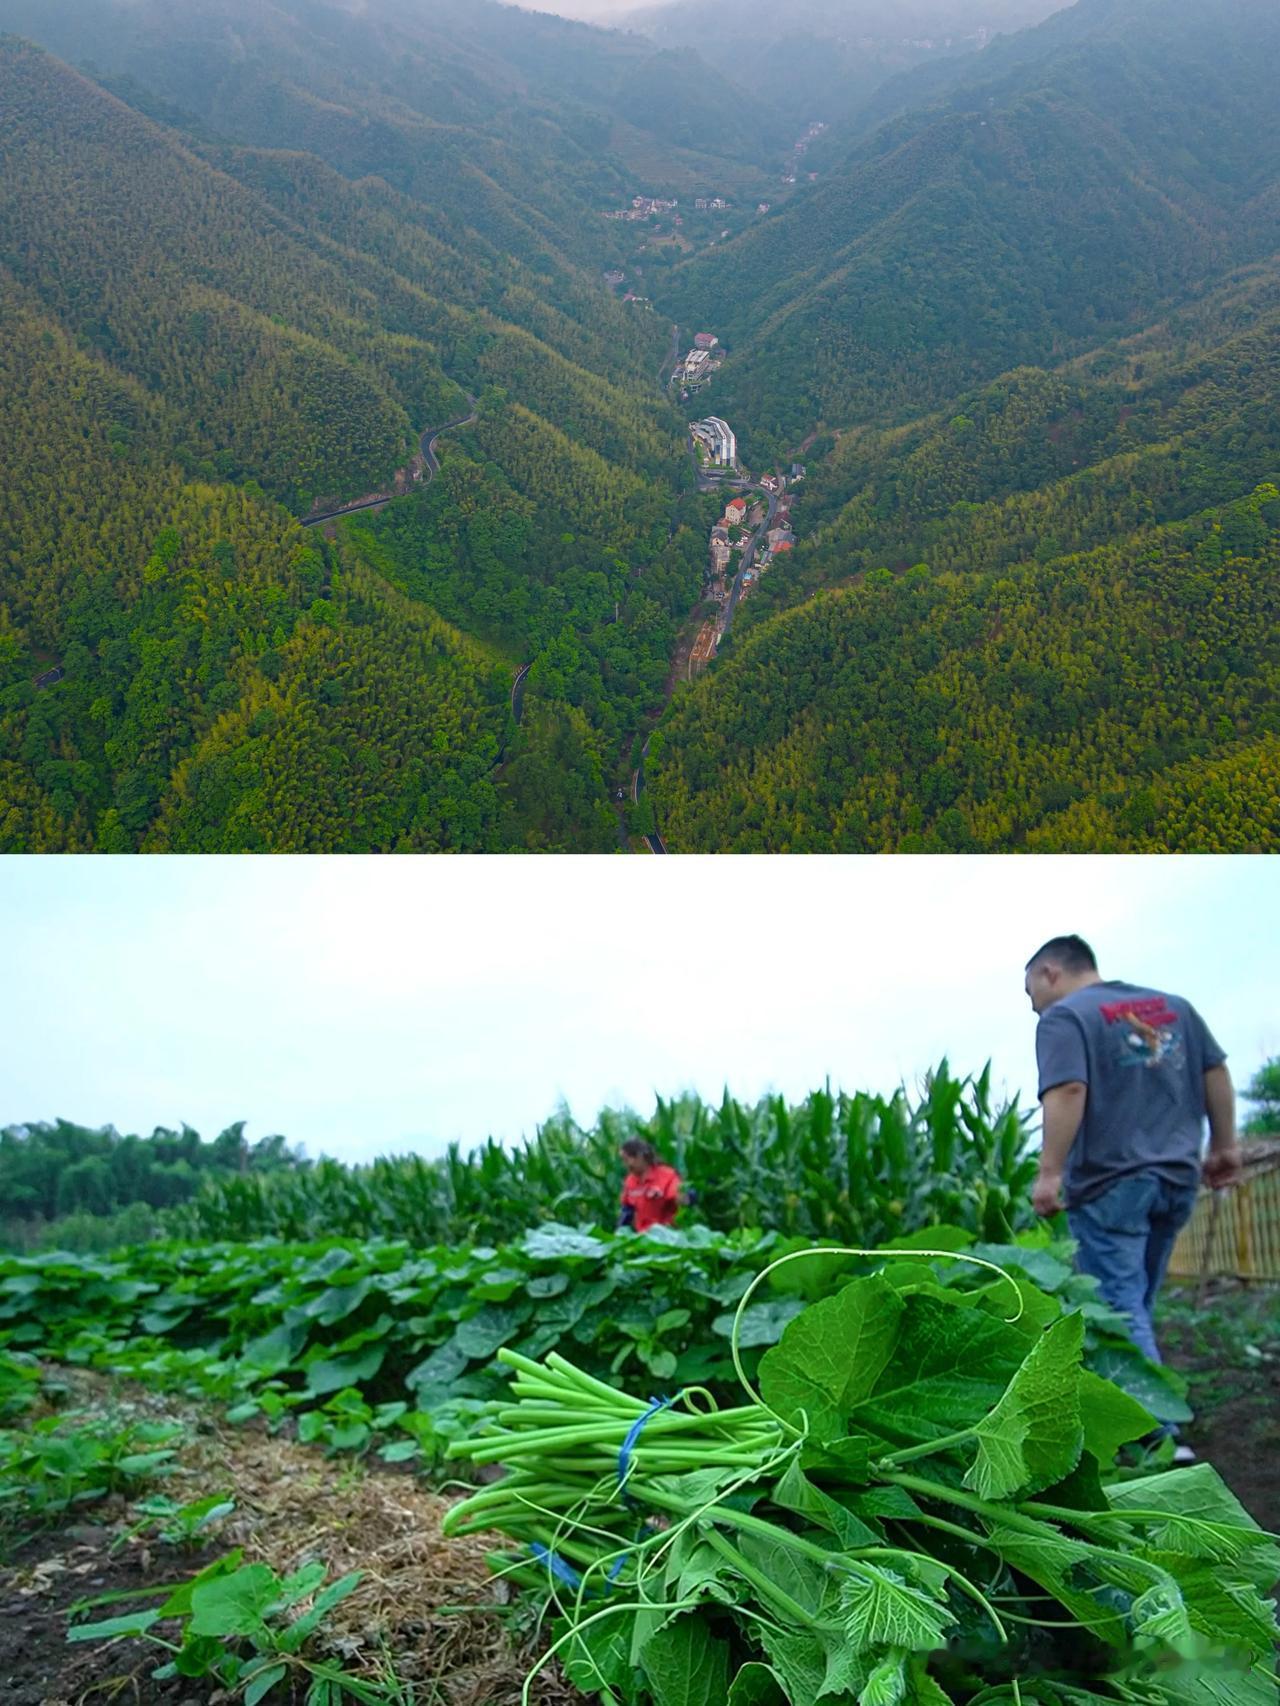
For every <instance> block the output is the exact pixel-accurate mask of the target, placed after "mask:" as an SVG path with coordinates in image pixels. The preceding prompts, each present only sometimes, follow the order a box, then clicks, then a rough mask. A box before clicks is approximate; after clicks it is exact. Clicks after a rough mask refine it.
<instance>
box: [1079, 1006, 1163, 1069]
mask: <svg viewBox="0 0 1280 1706" xmlns="http://www.w3.org/2000/svg"><path fill="white" fill-rule="evenodd" d="M1099 1011H1100V1012H1101V1014H1102V1017H1103V1018H1104V1019H1105V1020H1106V1022H1107V1024H1108V1025H1109V1026H1113V1027H1117V1029H1116V1033H1115V1034H1116V1045H1115V1047H1114V1049H1113V1057H1114V1059H1115V1061H1116V1064H1117V1065H1119V1066H1145V1067H1153V1066H1177V1065H1179V1064H1180V1063H1181V1061H1182V1055H1183V1048H1182V1034H1181V1032H1180V1031H1179V1030H1178V1029H1177V1026H1178V1024H1179V1020H1178V1015H1177V1014H1176V1013H1175V1012H1174V1011H1173V1009H1172V1007H1170V1005H1169V1003H1168V1002H1167V1001H1165V1000H1163V999H1162V998H1161V997H1159V996H1155V997H1151V998H1149V999H1146V1000H1143V1001H1112V1002H1110V1003H1109V1004H1108V1005H1107V1006H1105V1007H1102V1008H1100V1009H1099Z"/></svg>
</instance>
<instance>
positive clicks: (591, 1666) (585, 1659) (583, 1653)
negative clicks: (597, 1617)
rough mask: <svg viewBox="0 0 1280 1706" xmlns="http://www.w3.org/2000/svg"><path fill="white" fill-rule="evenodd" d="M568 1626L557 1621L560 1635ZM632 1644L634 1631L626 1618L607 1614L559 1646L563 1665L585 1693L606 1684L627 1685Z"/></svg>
mask: <svg viewBox="0 0 1280 1706" xmlns="http://www.w3.org/2000/svg"><path fill="white" fill-rule="evenodd" d="M568 1627H569V1625H568V1624H567V1623H558V1624H557V1625H556V1630H555V1633H556V1637H557V1639H559V1637H560V1636H561V1635H562V1634H564V1633H565V1632H566V1630H567V1629H568ZM630 1648H631V1631H630V1628H629V1626H628V1624H627V1623H626V1621H625V1619H623V1618H622V1617H608V1618H605V1619H603V1620H602V1621H601V1622H599V1623H588V1624H586V1625H585V1626H584V1627H583V1628H582V1629H580V1630H577V1631H576V1632H575V1634H574V1635H573V1638H572V1639H571V1640H569V1641H566V1642H565V1644H564V1646H563V1647H561V1648H560V1653H559V1657H560V1666H561V1669H562V1670H563V1671H564V1673H565V1675H566V1676H567V1677H568V1679H569V1681H570V1682H571V1683H572V1684H573V1686H574V1687H575V1688H579V1689H581V1690H582V1692H583V1693H584V1694H598V1693H600V1692H601V1690H602V1689H605V1688H609V1689H617V1690H624V1689H628V1688H629V1685H630V1683H631V1680H632V1677H633V1675H634V1672H633V1670H632V1668H631V1656H630Z"/></svg>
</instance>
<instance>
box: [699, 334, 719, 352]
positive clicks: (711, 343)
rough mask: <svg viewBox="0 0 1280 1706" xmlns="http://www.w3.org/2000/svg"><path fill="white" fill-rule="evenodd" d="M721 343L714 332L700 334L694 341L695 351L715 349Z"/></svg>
mask: <svg viewBox="0 0 1280 1706" xmlns="http://www.w3.org/2000/svg"><path fill="white" fill-rule="evenodd" d="M719 342H720V340H719V338H718V337H717V336H716V335H715V333H714V332H699V333H698V335H697V337H695V338H694V340H693V347H694V348H695V349H708V350H709V349H714V348H715V347H716V345H717V344H718V343H719Z"/></svg>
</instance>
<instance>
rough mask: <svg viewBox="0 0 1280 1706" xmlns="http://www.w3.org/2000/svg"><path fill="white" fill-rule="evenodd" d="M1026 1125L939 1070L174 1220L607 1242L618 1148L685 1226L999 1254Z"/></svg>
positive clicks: (284, 1177)
mask: <svg viewBox="0 0 1280 1706" xmlns="http://www.w3.org/2000/svg"><path fill="white" fill-rule="evenodd" d="M1028 1124H1029V1116H1028V1115H1027V1114H1024V1113H1023V1112H1021V1111H1020V1110H1019V1108H1018V1106H1017V1104H1016V1103H1013V1104H1003V1105H1001V1106H998V1107H997V1106H995V1105H993V1102H992V1095H991V1082H990V1068H988V1069H987V1070H986V1071H984V1072H982V1073H981V1074H980V1075H979V1076H977V1077H974V1078H963V1079H962V1078H957V1077H955V1076H954V1075H953V1074H952V1072H951V1070H950V1068H949V1066H948V1064H947V1062H946V1061H944V1062H943V1063H942V1065H941V1066H940V1067H939V1068H938V1070H937V1071H936V1072H933V1073H931V1074H930V1075H929V1076H928V1078H927V1079H926V1080H925V1083H924V1085H923V1087H922V1089H921V1090H920V1091H918V1092H916V1093H914V1094H913V1093H910V1092H908V1091H907V1090H905V1089H904V1090H898V1091H897V1092H896V1093H895V1094H894V1095H892V1096H888V1097H883V1096H876V1095H870V1094H865V1093H859V1094H852V1095H850V1094H845V1093H843V1092H839V1093H833V1092H832V1091H831V1090H830V1089H823V1090H816V1091H814V1092H813V1093H812V1094H811V1095H809V1096H808V1097H806V1098H805V1100H804V1101H803V1102H801V1103H799V1104H798V1105H796V1106H789V1105H788V1104H787V1102H786V1100H785V1098H783V1097H781V1096H774V1097H766V1098H765V1099H764V1100H762V1101H760V1102H758V1103H757V1104H756V1105H755V1106H754V1107H750V1106H747V1105H745V1104H743V1103H741V1102H738V1101H735V1100H734V1098H733V1097H731V1096H730V1095H729V1094H728V1093H727V1092H726V1094H725V1097H724V1100H723V1101H722V1102H721V1103H720V1104H719V1106H718V1107H717V1106H713V1105H711V1104H708V1103H705V1102H703V1101H701V1100H700V1099H698V1098H697V1097H694V1096H682V1097H680V1098H678V1099H675V1100H672V1101H663V1100H661V1099H660V1100H659V1101H658V1104H657V1108H656V1109H655V1111H654V1114H653V1116H652V1118H650V1119H648V1120H644V1119H641V1118H640V1117H639V1116H638V1115H636V1114H634V1113H631V1112H626V1111H616V1110H608V1109H607V1110H605V1111H604V1112H603V1113H602V1114H601V1115H600V1116H599V1118H598V1119H597V1121H596V1123H595V1125H594V1126H592V1127H591V1128H590V1129H584V1128H582V1127H581V1126H579V1125H577V1124H576V1123H575V1122H574V1121H573V1120H572V1119H571V1118H570V1117H569V1116H568V1115H567V1114H561V1115H559V1116H557V1117H556V1118H554V1119H552V1120H550V1121H548V1122H547V1124H545V1125H544V1126H542V1127H541V1128H540V1129H539V1131H538V1133H537V1135H536V1137H534V1138H532V1139H528V1140H526V1141H524V1142H522V1143H521V1144H519V1145H516V1146H513V1147H506V1146H504V1145H503V1144H501V1143H499V1142H497V1141H496V1140H494V1139H490V1140H489V1141H488V1142H487V1143H485V1144H484V1145H482V1146H481V1147H480V1148H478V1149H475V1150H473V1151H471V1152H470V1153H464V1152H463V1151H462V1149H461V1148H460V1147H459V1146H458V1145H456V1144H454V1145H451V1146H450V1148H449V1149H448V1150H447V1152H446V1153H445V1154H444V1155H443V1156H441V1157H439V1158H436V1159H431V1160H427V1159H424V1158H423V1157H421V1156H412V1155H411V1156H400V1157H396V1158H394V1159H388V1160H379V1161H375V1162H373V1163H371V1164H369V1165H366V1166H345V1165H343V1164H341V1163H339V1162H336V1161H329V1160H321V1161H318V1162H316V1163H314V1164H312V1165H308V1166H304V1167H301V1168H297V1169H291V1170H289V1171H286V1172H281V1173H278V1174H262V1175H254V1174H250V1175H247V1176H243V1177H238V1178H236V1177H233V1178H230V1179H226V1180H219V1181H217V1182H216V1183H213V1182H211V1183H209V1184H208V1185H206V1187H205V1188H204V1189H203V1190H202V1191H201V1192H200V1194H199V1195H198V1196H197V1197H196V1198H195V1199H194V1200H193V1201H192V1202H190V1203H187V1204H185V1205H183V1206H182V1207H181V1208H179V1209H175V1210H173V1211H171V1213H170V1214H169V1216H168V1217H167V1221H168V1225H169V1227H170V1228H171V1230H172V1231H173V1232H174V1233H175V1234H176V1235H178V1236H183V1237H189V1238H192V1239H253V1238H262V1237H277V1238H286V1239H291V1240H293V1239H310V1238H316V1237H330V1236H341V1237H354V1238H373V1237H397V1238H407V1239H409V1240H411V1241H412V1242H413V1243H415V1244H418V1245H427V1244H437V1243H451V1242H454V1241H458V1240H464V1239H465V1240H468V1241H471V1242H480V1243H499V1242H501V1241H503V1240H505V1239H509V1238H513V1237H517V1236H519V1234H520V1233H521V1232H523V1231H524V1230H525V1229H526V1228H527V1227H529V1226H530V1225H533V1224H537V1223H540V1222H546V1221H558V1222H562V1223H568V1224H571V1225H589V1224H592V1225H596V1226H605V1227H607V1226H612V1225H613V1224H614V1222H615V1220H616V1217H617V1203H618V1190H619V1186H620V1184H621V1178H622V1166H621V1163H620V1161H619V1158H618V1148H619V1145H620V1144H621V1143H622V1142H623V1141H624V1140H625V1139H626V1138H628V1137H643V1138H647V1139H648V1140H649V1141H650V1142H651V1143H653V1144H654V1145H655V1147H656V1148H657V1149H658V1151H659V1153H660V1154H661V1155H662V1156H663V1157H664V1159H666V1160H668V1161H670V1162H671V1163H672V1164H673V1165H674V1166H675V1167H676V1168H677V1170H678V1171H679V1172H680V1174H681V1176H682V1177H683V1178H684V1180H685V1181H686V1183H687V1184H688V1185H690V1186H692V1187H693V1189H694V1190H695V1191H696V1193H697V1200H696V1204H695V1206H694V1207H692V1208H690V1209H687V1210H685V1211H684V1212H683V1215H682V1224H691V1223H694V1222H697V1221H702V1222H705V1223H706V1224H708V1225H710V1226H712V1227H714V1228H716V1229H717V1230H719V1231H732V1230H734V1229H735V1228H753V1229H759V1230H762V1231H766V1232H768V1231H773V1232H777V1233H779V1234H782V1235H784V1236H787V1237H806V1238H813V1239H828V1240H837V1241H839V1242H843V1243H851V1244H878V1243H881V1242H883V1241H884V1240H885V1239H886V1238H892V1237H895V1236H898V1235H900V1234H903V1233H907V1232H913V1231H915V1230H917V1229H919V1228H921V1227H925V1226H930V1225H935V1224H939V1223H946V1224H949V1225H960V1226H964V1227H966V1228H967V1229H969V1230H970V1231H973V1232H974V1233H976V1234H977V1235H978V1236H979V1237H982V1238H985V1239H989V1240H993V1241H997V1242H998V1241H1001V1240H1003V1239H1006V1238H1008V1237H1009V1236H1011V1235H1012V1234H1013V1233H1014V1232H1015V1231H1017V1230H1018V1229H1019V1228H1021V1227H1023V1226H1025V1225H1027V1224H1028V1223H1029V1221H1030V1218H1031V1213H1030V1206H1029V1199H1030V1191H1031V1183H1032V1180H1033V1179H1034V1177H1035V1170H1036V1160H1035V1155H1034V1152H1033V1151H1031V1148H1030V1145H1029V1142H1028V1129H1027V1128H1028Z"/></svg>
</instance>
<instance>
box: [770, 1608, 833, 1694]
mask: <svg viewBox="0 0 1280 1706" xmlns="http://www.w3.org/2000/svg"><path fill="white" fill-rule="evenodd" d="M760 1642H761V1645H762V1646H763V1647H764V1650H765V1652H766V1653H767V1654H768V1655H769V1663H770V1664H771V1666H772V1667H773V1669H774V1670H775V1671H776V1672H777V1674H778V1676H779V1677H780V1678H781V1680H782V1686H783V1688H785V1690H786V1693H787V1699H788V1700H789V1701H790V1702H791V1706H816V1702H817V1700H818V1697H819V1696H820V1695H821V1694H824V1693H825V1692H826V1691H827V1690H826V1680H827V1665H828V1658H827V1650H826V1648H825V1647H824V1645H823V1643H822V1642H821V1641H820V1640H819V1639H818V1637H817V1636H816V1635H809V1634H805V1635H792V1634H788V1633H786V1631H784V1630H779V1629H775V1628H774V1627H773V1626H772V1625H771V1624H762V1625H761V1627H760Z"/></svg>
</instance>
